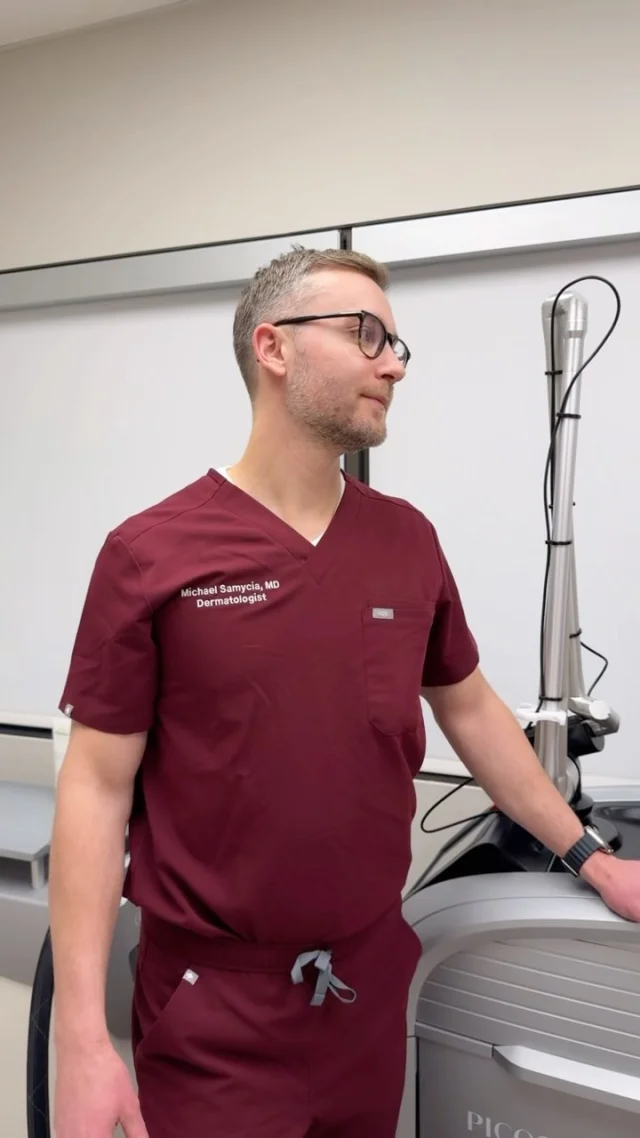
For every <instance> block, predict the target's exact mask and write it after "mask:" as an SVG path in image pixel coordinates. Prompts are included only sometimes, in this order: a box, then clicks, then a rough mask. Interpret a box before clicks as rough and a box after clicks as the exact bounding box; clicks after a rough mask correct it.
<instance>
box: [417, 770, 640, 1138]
mask: <svg viewBox="0 0 640 1138" xmlns="http://www.w3.org/2000/svg"><path fill="white" fill-rule="evenodd" d="M623 791H624V793H623V795H621V788H619V787H618V788H610V789H605V790H604V791H602V792H601V794H602V795H603V797H605V796H607V795H608V796H610V797H611V798H612V799H616V800H617V801H620V798H621V796H622V797H624V796H626V797H628V800H629V802H628V805H629V806H630V807H632V808H634V809H635V808H636V807H638V810H637V815H638V817H639V818H640V807H639V806H638V804H639V803H640V787H637V788H636V787H631V788H628V787H627V788H623ZM404 915H405V918H406V920H407V921H408V922H409V924H411V925H412V927H413V928H414V930H415V932H416V933H417V934H418V936H419V937H420V939H421V941H422V946H423V951H422V957H421V959H420V963H419V966H418V969H417V971H416V974H415V977H414V981H413V985H412V989H411V996H410V1000H409V1006H408V1015H407V1079H406V1084H405V1094H404V1100H403V1106H402V1113H401V1118H400V1122H399V1126H398V1130H397V1138H462V1135H464V1134H468V1135H475V1136H476V1138H514V1136H515V1138H601V1136H602V1135H603V1134H605V1133H608V1134H611V1135H615V1138H632V1136H633V1138H637V1134H638V1131H639V1129H640V953H639V951H638V949H639V948H640V926H639V925H637V924H633V923H631V922H628V921H625V920H623V919H622V918H620V917H618V916H617V915H616V914H614V913H613V912H611V910H610V909H608V908H607V906H606V905H605V904H604V903H603V902H602V901H601V900H600V898H599V897H598V896H597V894H596V893H595V892H593V891H592V890H591V889H590V888H589V886H587V885H586V884H584V883H583V882H582V881H579V880H576V879H575V878H573V877H571V876H569V875H568V874H550V873H497V874H484V875H479V876H475V877H464V878H459V879H456V880H450V881H444V882H441V883H438V884H434V885H429V886H428V887H426V888H423V889H422V890H420V891H419V892H417V893H413V895H412V896H410V897H408V898H407V900H406V901H405V905H404Z"/></svg>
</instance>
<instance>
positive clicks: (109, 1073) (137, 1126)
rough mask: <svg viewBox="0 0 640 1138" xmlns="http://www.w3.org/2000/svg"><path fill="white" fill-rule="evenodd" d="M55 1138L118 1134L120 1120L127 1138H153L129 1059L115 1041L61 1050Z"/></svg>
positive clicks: (57, 1061) (58, 1053)
mask: <svg viewBox="0 0 640 1138" xmlns="http://www.w3.org/2000/svg"><path fill="white" fill-rule="evenodd" d="M54 1114H55V1118H54V1132H55V1135H56V1138H113V1132H114V1130H115V1128H116V1125H117V1123H118V1122H119V1123H120V1125H121V1127H122V1130H123V1132H124V1134H125V1136H126V1138H149V1135H148V1133H147V1128H146V1126H145V1124H144V1122H143V1119H142V1114H141V1113H140V1105H139V1103H138V1096H137V1095H136V1092H135V1090H134V1088H133V1084H132V1082H131V1078H130V1076H129V1072H128V1070H127V1067H126V1065H125V1063H124V1062H123V1061H122V1059H121V1058H120V1056H119V1055H118V1053H117V1051H116V1050H115V1048H114V1047H113V1045H112V1044H111V1042H105V1043H101V1044H94V1045H89V1046H87V1047H77V1048H75V1047H73V1048H67V1047H64V1048H62V1049H60V1048H58V1051H57V1055H56V1094H55V1112H54Z"/></svg>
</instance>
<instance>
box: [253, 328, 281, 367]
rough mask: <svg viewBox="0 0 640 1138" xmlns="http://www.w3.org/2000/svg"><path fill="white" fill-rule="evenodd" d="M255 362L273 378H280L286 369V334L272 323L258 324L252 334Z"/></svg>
mask: <svg viewBox="0 0 640 1138" xmlns="http://www.w3.org/2000/svg"><path fill="white" fill-rule="evenodd" d="M252 344H253V351H254V355H255V358H256V363H257V364H258V366H259V367H261V368H263V369H264V371H266V372H268V373H269V375H271V376H273V378H274V379H282V378H283V377H284V375H285V374H286V371H287V357H288V354H289V352H288V350H287V349H288V344H287V336H286V334H285V333H284V330H283V329H281V328H274V326H273V324H258V326H257V328H255V329H254V332H253V336H252Z"/></svg>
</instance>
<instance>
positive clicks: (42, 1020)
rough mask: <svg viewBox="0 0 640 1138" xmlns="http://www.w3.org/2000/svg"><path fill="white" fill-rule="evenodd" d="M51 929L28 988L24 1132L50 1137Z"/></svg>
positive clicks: (39, 1137)
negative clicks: (25, 1121)
mask: <svg viewBox="0 0 640 1138" xmlns="http://www.w3.org/2000/svg"><path fill="white" fill-rule="evenodd" d="M53 987H54V983H53V953H52V948H51V933H50V930H49V929H47V934H46V936H45V938H44V941H43V942H42V948H41V949H40V955H39V957H38V963H37V965H36V972H35V976H34V980H33V989H32V992H31V1006H30V1008H29V1031H28V1035H27V1134H28V1138H51V1126H50V1121H49V1029H50V1026H51V1005H52V1003H53Z"/></svg>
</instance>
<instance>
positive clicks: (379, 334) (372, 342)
mask: <svg viewBox="0 0 640 1138" xmlns="http://www.w3.org/2000/svg"><path fill="white" fill-rule="evenodd" d="M338 316H357V317H358V320H359V326H358V347H359V348H360V351H361V352H362V354H363V355H365V356H367V358H368V359H370V360H375V359H377V358H378V356H380V355H382V353H383V351H384V349H385V347H386V345H387V344H389V345H390V347H391V349H392V350H393V352H394V354H395V356H396V358H397V359H398V360H400V363H401V364H402V366H403V367H406V366H407V364H408V363H409V360H410V359H411V352H410V351H409V349H408V347H407V345H406V344H405V342H404V340H401V339H400V337H399V336H394V335H393V333H392V332H387V329H386V328H385V326H384V324H383V323H382V320H381V319H380V317H379V316H375V315H374V314H373V312H366V311H365V310H364V309H362V310H361V311H360V312H323V313H322V315H321V316H292V317H291V318H290V319H288V320H274V321H273V326H274V328H279V327H280V326H281V325H283V324H308V323H310V322H311V321H312V320H334V319H335V318H336V317H338Z"/></svg>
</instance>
